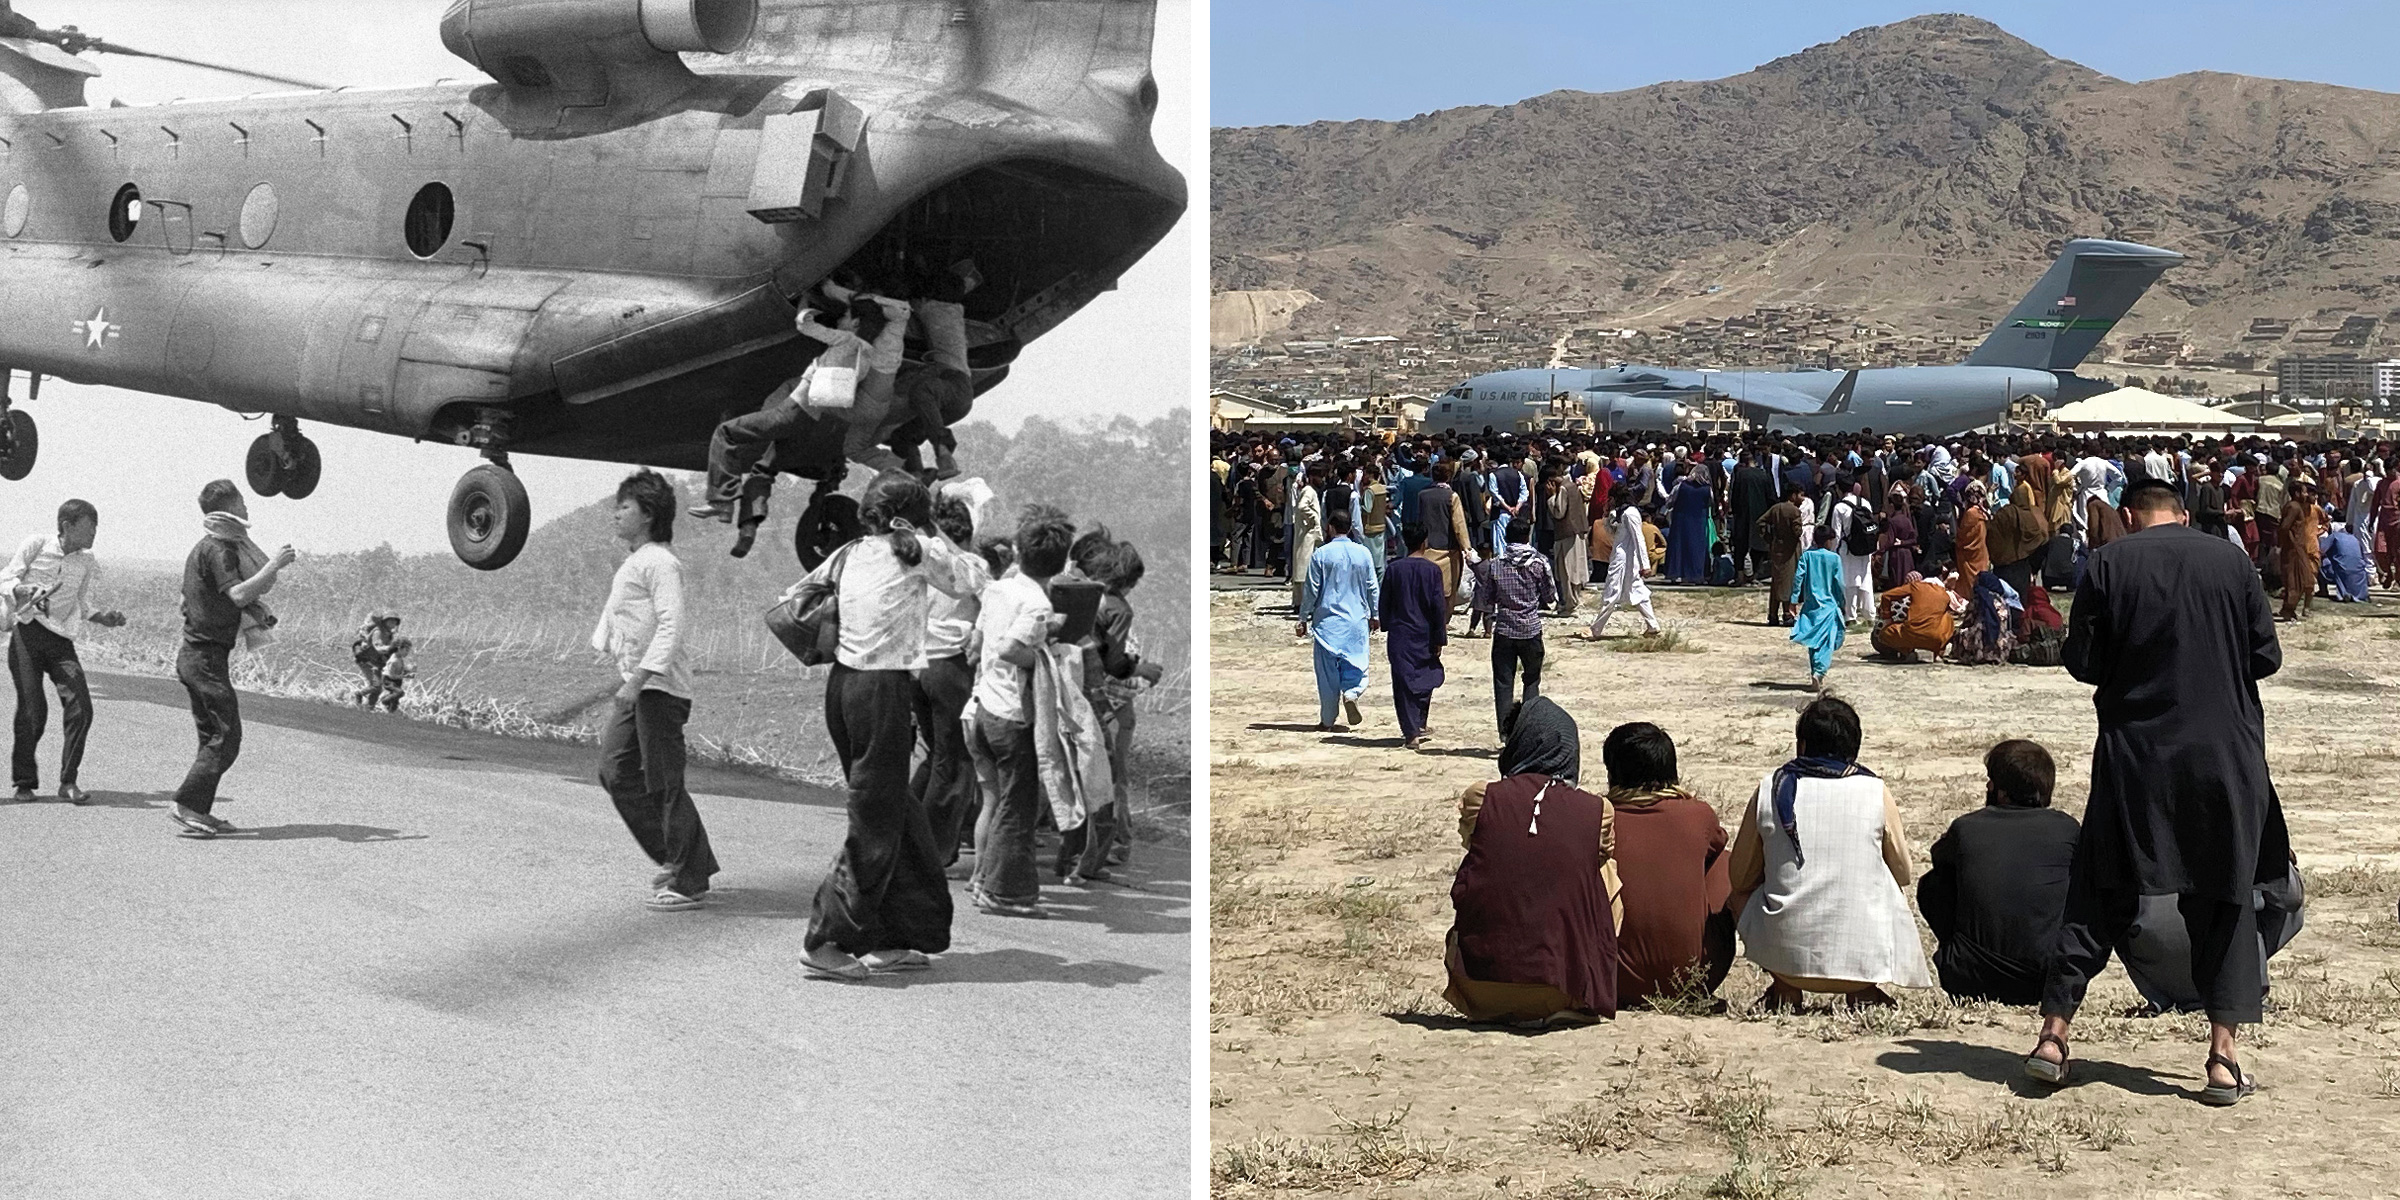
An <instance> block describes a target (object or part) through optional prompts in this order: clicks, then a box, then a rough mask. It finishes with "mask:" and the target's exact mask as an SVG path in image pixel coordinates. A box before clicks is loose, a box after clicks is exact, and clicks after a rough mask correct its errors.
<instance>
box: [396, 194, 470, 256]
mask: <svg viewBox="0 0 2400 1200" xmlns="http://www.w3.org/2000/svg"><path fill="white" fill-rule="evenodd" d="M457 216H458V209H457V206H456V205H455V203H454V202H453V201H452V200H451V199H450V189H449V188H448V187H445V186H444V185H442V184H438V183H429V184H426V185H425V186H424V187H421V188H418V189H417V195H416V198H415V199H413V200H410V201H409V202H408V219H407V221H406V222H405V223H404V227H403V232H404V233H405V234H406V235H407V237H408V252H409V253H411V254H414V255H416V256H417V257H418V258H432V257H433V256H434V254H435V253H436V252H438V251H439V250H441V248H442V246H443V245H444V244H446V243H448V242H449V240H450V222H451V221H453V220H455V219H456V218H457Z"/></svg>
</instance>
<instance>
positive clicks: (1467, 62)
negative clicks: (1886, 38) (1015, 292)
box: [1209, 0, 2400, 126]
mask: <svg viewBox="0 0 2400 1200" xmlns="http://www.w3.org/2000/svg"><path fill="white" fill-rule="evenodd" d="M1927 12H1967V13H1972V14H1974V15H1976V16H1980V17H1983V18H1984V19H1986V20H1988V21H1991V22H1993V23H1995V24H1997V25H1999V26H2000V27H2001V28H2003V29H2006V30H2007V31H2008V32H2010V33H2012V34H2015V35H2016V36H2018V37H2020V38H2023V39H2025V40H2026V41H2028V42H2031V43H2033V44H2034V45H2036V46H2040V47H2041V48H2042V49H2044V50H2047V51H2049V52H2050V53H2052V54H2055V55H2057V56H2059V57H2060V58H2065V59H2071V60H2073V61H2075V62H2079V63H2082V64H2083V65H2085V66H2087V67H2091V68H2093V69H2094V70H2098V71H2102V72H2105V73H2106V74H2109V75H2114V76H2116V77H2117V78H2119V79H2129V80H2141V79H2157V78H2159V77H2161V76H2166V75H2180V74H2182V73H2184V72H2186V71H2201V70H2208V71H2228V72H2233V73H2235V74H2242V75H2259V76H2266V77H2270V78H2277V79H2302V80H2309V81H2312V82H2317V83H2333V84H2341V85H2344V86H2348V87H2360V88H2373V89H2375V90H2378V91H2400V59H2396V58H2395V56H2394V52H2393V51H2394V47H2396V46H2400V4H2396V3H2392V2H2391V0H2381V2H2377V3H2368V2H2365V0H2292V2H2289V3H2264V2H2260V0H2249V2H2244V3H2235V2H2231V0H2201V2H2197V3H2193V2H2183V3H2177V2H2171V0H2076V2H2072V3H2069V2H2063V0H2014V2H2012V3H2007V4H1997V3H1958V2H1955V0H1953V2H1952V3H1948V4H1938V3H1937V4H1928V3H1924V2H1923V0H1920V2H1919V3H1914V4H1911V3H1884V2H1879V0H1809V2H1808V3H1791V2H1789V0H1643V2H1640V3H1613V2H1612V3H1596V2H1590V0H1479V2H1477V3H1460V2H1459V0H1444V2H1440V3H1434V2H1430V0H1373V2H1368V0H1298V2H1296V3H1295V2H1293V0H1276V2H1273V3H1270V2H1268V0H1215V2H1214V3H1213V4H1211V5H1210V26H1211V31H1210V85H1211V86H1210V98H1209V121H1210V123H1211V124H1213V125H1220V126H1225V125H1296V124H1305V123H1307V122H1310V121H1327V120H1355V119H1358V118H1368V117H1371V118H1381V119H1387V120H1397V119H1401V118H1406V117H1410V116H1414V115H1416V114H1418V113H1424V112H1432V111H1434V110H1436V109H1443V108H1455V107H1458V106H1460V105H1467V104H1510V103H1514V102H1515V101H1518V100H1522V99H1524V98H1526V97H1528V96H1537V95H1540V94H1542V93H1543V92H1550V91H1557V90H1559V89H1562V88H1571V89H1576V90H1580V91H1590V92H1607V91H1616V90H1619V89H1622V88H1632V87H1642V86H1645V85H1648V84H1652V83H1658V82H1661V81H1664V80H1671V79H1717V78H1722V77H1724V76H1727V75H1736V74H1740V73H1741V72H1743V71H1747V70H1749V69H1750V68H1752V67H1755V66H1757V65H1759V64H1760V63H1764V62H1767V61H1769V60H1772V59H1776V58H1780V57H1782V56H1784V55H1786V54H1791V53H1795V52H1797V51H1800V50H1803V49H1806V48H1807V47H1809V46H1813V45H1816V44H1817V43H1819V42H1829V41H1832V40H1834V39H1835V38H1838V37H1841V36H1842V35H1843V34H1846V33H1849V32H1850V31H1852V30H1855V29H1860V28H1864V27H1866V26H1869V25H1884V24H1889V23H1891V22H1893V21H1900V20H1906V19H1907V18H1909V17H1913V16H1918V15H1921V14H1923V13H1927Z"/></svg>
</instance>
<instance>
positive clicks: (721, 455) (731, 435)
mask: <svg viewBox="0 0 2400 1200" xmlns="http://www.w3.org/2000/svg"><path fill="white" fill-rule="evenodd" d="M807 421H808V414H807V413H805V412H803V411H802V410H801V408H800V402H799V401H798V400H795V399H793V398H792V396H791V394H790V393H788V392H781V391H779V392H778V393H777V394H776V395H775V396H774V397H773V398H771V399H769V400H768V401H767V403H766V405H765V407H763V408H760V409H759V410H758V411H757V412H754V413H751V414H749V415H747V416H740V417H735V418H734V419H732V420H730V421H726V422H724V423H722V424H720V425H718V426H717V431H716V433H715V434H714V435H712V436H711V437H710V438H709V439H708V495H709V498H710V499H712V500H727V501H730V500H732V499H733V498H734V496H735V493H736V492H737V491H738V490H739V489H740V482H739V481H740V480H741V477H742V476H744V475H747V474H749V473H750V472H751V471H752V470H753V469H755V468H756V467H757V466H758V460H759V459H762V458H765V457H766V456H767V447H769V446H772V445H774V444H775V443H777V442H779V441H782V440H783V439H784V438H787V437H790V436H791V435H792V434H793V433H795V432H797V431H798V430H799V428H800V427H801V426H802V425H804V424H806V423H807Z"/></svg>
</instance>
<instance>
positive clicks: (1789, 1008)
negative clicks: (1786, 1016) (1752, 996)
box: [1756, 983, 1805, 1015]
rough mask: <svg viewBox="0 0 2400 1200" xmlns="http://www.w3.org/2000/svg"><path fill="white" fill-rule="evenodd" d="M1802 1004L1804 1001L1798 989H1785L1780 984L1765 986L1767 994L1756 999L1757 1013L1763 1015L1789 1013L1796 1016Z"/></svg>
mask: <svg viewBox="0 0 2400 1200" xmlns="http://www.w3.org/2000/svg"><path fill="white" fill-rule="evenodd" d="M1804 1003H1805V1000H1804V999H1803V997H1802V994H1801V992H1800V989H1798V988H1788V989H1787V988H1785V987H1784V986H1783V985H1782V984H1780V983H1771V984H1768V985H1767V994H1766V995H1764V996H1760V997H1759V998H1758V1004H1757V1005H1756V1007H1757V1009H1758V1011H1760V1012H1763V1013H1790V1014H1795V1015H1797V1014H1798V1013H1799V1011H1800V1009H1801V1007H1802V1005H1803V1004H1804Z"/></svg>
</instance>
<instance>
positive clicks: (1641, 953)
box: [1600, 722, 1733, 1008]
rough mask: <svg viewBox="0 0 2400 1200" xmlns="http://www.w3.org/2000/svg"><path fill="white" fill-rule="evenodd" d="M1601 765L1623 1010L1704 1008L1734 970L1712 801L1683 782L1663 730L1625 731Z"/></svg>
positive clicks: (1723, 858) (1726, 866)
mask: <svg viewBox="0 0 2400 1200" xmlns="http://www.w3.org/2000/svg"><path fill="white" fill-rule="evenodd" d="M1600 760H1601V761H1602V762H1603V763H1605V764H1607V766H1608V806H1609V811H1610V815H1611V822H1610V823H1611V827H1612V829H1613V831H1614V833H1615V835H1616V836H1615V840H1614V844H1613V846H1612V847H1611V851H1610V855H1609V861H1610V862H1611V863H1613V864H1615V866H1616V870H1617V875H1618V879H1619V882H1620V887H1619V890H1618V893H1617V899H1618V905H1617V907H1618V909H1619V912H1620V916H1619V919H1618V921H1617V1005H1618V1006H1619V1007H1621V1008H1622V1007H1630V1006H1632V1005H1635V1004H1647V1003H1649V1002H1650V1001H1651V999H1652V998H1653V997H1662V998H1667V999H1672V1000H1677V1001H1682V1002H1686V1003H1690V1002H1698V1001H1704V1000H1705V999H1706V998H1707V997H1710V996H1712V995H1714V994H1715V992H1716V990H1717V987H1718V985H1720V984H1722V983H1724V982H1725V972H1726V971H1727V970H1728V969H1730V968H1731V967H1732V966H1733V914H1731V913H1729V912H1726V911H1725V900H1726V898H1727V897H1728V896H1729V895H1730V894H1731V893H1732V890H1733V882H1732V880H1733V876H1732V870H1731V868H1732V862H1733V860H1732V859H1731V858H1730V857H1729V856H1727V855H1726V853H1725V826H1724V824H1723V823H1721V822H1719V821H1718V820H1717V810H1715V809H1713V808H1710V807H1709V806H1708V802H1707V801H1705V800H1702V799H1700V798H1699V797H1697V796H1695V795H1693V794H1692V793H1691V792H1690V791H1688V790H1686V789H1685V788H1684V787H1683V786H1682V785H1681V784H1679V783H1677V782H1676V772H1675V741H1674V739H1673V738H1670V737H1668V736H1667V731H1666V730H1663V729H1660V728H1659V727H1658V726H1656V725H1652V724H1649V723H1647V722H1635V723H1633V724H1628V725H1619V726H1617V727H1616V728H1615V729H1612V730H1609V732H1608V741H1607V742H1606V743H1605V744H1603V745H1602V746H1601V748H1600ZM1720 1006H1721V1002H1720Z"/></svg>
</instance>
